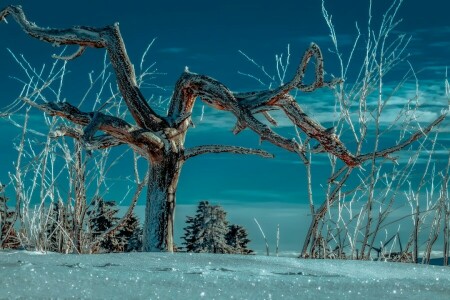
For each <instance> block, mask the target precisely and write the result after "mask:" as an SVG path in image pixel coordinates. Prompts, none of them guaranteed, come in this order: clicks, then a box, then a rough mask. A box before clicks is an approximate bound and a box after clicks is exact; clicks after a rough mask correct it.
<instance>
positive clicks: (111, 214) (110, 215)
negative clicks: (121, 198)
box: [87, 197, 121, 252]
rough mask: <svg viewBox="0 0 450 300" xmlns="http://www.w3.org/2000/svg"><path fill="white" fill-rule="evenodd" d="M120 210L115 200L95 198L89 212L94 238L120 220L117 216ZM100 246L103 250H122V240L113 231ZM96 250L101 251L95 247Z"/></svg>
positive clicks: (90, 226)
mask: <svg viewBox="0 0 450 300" xmlns="http://www.w3.org/2000/svg"><path fill="white" fill-rule="evenodd" d="M118 212H119V209H118V208H117V206H116V203H115V202H114V201H105V200H103V199H102V198H100V197H98V198H96V199H94V205H93V208H92V209H91V210H89V211H88V212H87V214H88V216H89V217H90V218H89V228H90V230H91V234H92V238H93V239H95V238H96V237H98V236H100V235H102V234H103V233H104V232H105V231H107V230H108V229H110V228H111V227H113V226H114V225H116V224H117V221H118V220H119V218H118V217H117V213H118ZM100 247H101V248H102V252H103V251H104V252H117V251H120V250H121V242H120V239H119V238H117V236H116V235H115V234H114V233H112V234H109V235H107V236H105V237H104V239H103V240H102V241H101V242H100ZM94 252H100V249H95V251H94Z"/></svg>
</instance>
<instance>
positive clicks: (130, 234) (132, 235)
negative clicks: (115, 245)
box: [116, 212, 142, 252]
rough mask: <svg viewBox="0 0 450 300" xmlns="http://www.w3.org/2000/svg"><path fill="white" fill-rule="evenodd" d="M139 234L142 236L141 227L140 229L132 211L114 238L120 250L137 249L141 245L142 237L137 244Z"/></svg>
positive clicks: (129, 250)
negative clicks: (117, 241)
mask: <svg viewBox="0 0 450 300" xmlns="http://www.w3.org/2000/svg"><path fill="white" fill-rule="evenodd" d="M139 235H141V236H142V229H140V226H139V220H138V219H137V218H136V215H135V214H134V212H133V213H131V215H130V216H129V217H128V218H127V219H126V220H125V222H124V224H123V225H122V227H121V228H120V230H119V231H118V233H117V235H116V238H117V239H118V240H119V244H120V245H119V248H120V251H124V252H125V251H126V252H131V251H139V250H140V248H141V246H142V238H141V240H140V244H141V245H139ZM132 239H133V240H132ZM130 242H132V244H130Z"/></svg>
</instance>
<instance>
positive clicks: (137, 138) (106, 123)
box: [24, 98, 164, 149]
mask: <svg viewBox="0 0 450 300" xmlns="http://www.w3.org/2000/svg"><path fill="white" fill-rule="evenodd" d="M24 101H25V102H27V103H28V104H30V105H31V106H33V107H36V108H38V109H39V110H42V111H43V112H45V113H47V114H48V115H50V116H59V117H62V118H64V119H67V120H69V121H71V122H73V123H75V124H78V125H83V126H88V125H89V124H91V122H92V121H93V120H94V117H95V118H96V120H95V122H97V125H96V128H97V129H98V130H101V131H103V132H105V133H107V134H109V135H110V136H112V137H114V138H115V139H117V140H119V141H120V142H123V143H127V144H132V145H137V146H141V145H142V144H150V145H152V146H153V147H155V149H160V148H162V147H163V146H164V144H163V142H162V140H161V138H160V137H158V136H157V135H156V134H154V133H153V132H151V131H148V130H143V129H140V128H138V127H135V126H132V125H131V124H129V123H127V122H126V121H124V120H122V119H120V118H117V117H114V116H109V115H105V114H103V113H100V112H88V113H86V112H82V111H80V110H79V109H78V108H76V107H75V106H73V105H71V104H70V103H67V102H48V103H44V104H37V103H35V102H33V101H31V100H30V99H27V98H24ZM72 133H73V132H72ZM90 135H91V136H93V135H92V134H91V133H90ZM91 140H92V138H91V139H87V140H86V142H88V143H90V142H91ZM94 142H95V140H94Z"/></svg>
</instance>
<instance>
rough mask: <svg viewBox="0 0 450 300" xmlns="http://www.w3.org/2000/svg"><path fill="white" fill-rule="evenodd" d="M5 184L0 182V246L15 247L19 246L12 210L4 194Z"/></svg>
mask: <svg viewBox="0 0 450 300" xmlns="http://www.w3.org/2000/svg"><path fill="white" fill-rule="evenodd" d="M4 189H5V186H4V185H2V184H1V183H0V248H10V249H16V248H18V247H19V246H20V243H19V240H18V238H17V234H16V231H15V230H14V227H13V226H14V224H13V218H14V212H13V211H10V210H9V209H8V206H7V205H6V202H8V198H7V197H6V196H5V194H4Z"/></svg>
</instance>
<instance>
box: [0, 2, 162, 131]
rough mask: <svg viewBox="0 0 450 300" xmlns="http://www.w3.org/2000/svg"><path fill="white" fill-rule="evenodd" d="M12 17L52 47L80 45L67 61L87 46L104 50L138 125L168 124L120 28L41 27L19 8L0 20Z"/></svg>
mask: <svg viewBox="0 0 450 300" xmlns="http://www.w3.org/2000/svg"><path fill="white" fill-rule="evenodd" d="M8 15H12V16H13V17H14V19H15V20H16V22H17V23H18V24H19V25H20V26H21V27H22V29H23V30H24V31H25V32H26V33H27V34H28V35H30V36H31V37H33V38H36V39H39V40H42V41H45V42H47V43H51V44H53V45H58V46H59V45H78V46H80V49H79V50H78V51H77V52H75V54H74V55H72V56H70V57H67V58H65V59H73V58H75V57H78V56H80V55H81V54H82V53H83V51H84V48H85V47H92V48H105V49H106V50H107V51H108V54H109V57H110V59H111V64H112V66H113V68H114V71H115V73H116V76H117V83H118V85H119V89H120V91H121V93H122V96H123V98H124V100H125V102H126V104H127V106H128V109H129V111H130V113H131V115H132V116H133V118H134V120H135V121H136V123H137V124H138V125H139V126H140V127H142V128H145V129H150V130H153V131H158V130H160V129H162V128H163V127H165V126H166V125H167V124H166V122H165V121H164V119H163V118H161V117H160V116H158V114H157V113H156V112H155V111H153V110H152V109H151V107H150V106H149V105H148V103H147V101H146V100H145V98H144V96H143V95H142V93H141V91H140V90H139V88H138V86H137V83H136V75H135V72H134V68H133V65H132V64H131V62H130V59H129V57H128V54H127V51H126V49H125V44H124V42H123V39H122V36H121V34H120V30H119V25H118V24H114V25H112V26H107V27H103V28H93V27H86V26H77V27H72V28H68V29H55V28H42V27H39V26H37V25H36V24H34V23H31V22H29V21H28V20H27V18H26V16H25V14H24V12H23V10H22V8H21V7H20V6H13V5H10V6H7V7H6V8H5V9H3V10H2V11H0V21H2V20H4V19H5V18H6V17H7V16H8Z"/></svg>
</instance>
